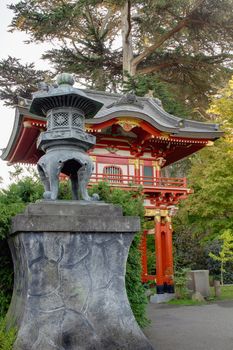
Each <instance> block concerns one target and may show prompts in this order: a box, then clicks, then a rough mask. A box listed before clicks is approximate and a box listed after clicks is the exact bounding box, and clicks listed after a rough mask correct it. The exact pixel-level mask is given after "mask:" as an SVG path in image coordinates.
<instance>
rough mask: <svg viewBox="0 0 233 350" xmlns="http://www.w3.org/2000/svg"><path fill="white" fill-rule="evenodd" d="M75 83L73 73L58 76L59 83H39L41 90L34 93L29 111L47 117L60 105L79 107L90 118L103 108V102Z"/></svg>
mask: <svg viewBox="0 0 233 350" xmlns="http://www.w3.org/2000/svg"><path fill="white" fill-rule="evenodd" d="M73 85H74V79H73V77H72V75H71V74H68V73H62V74H60V75H59V76H58V77H57V84H54V85H52V86H49V85H47V84H45V83H44V82H42V83H40V84H39V89H40V90H39V91H37V92H35V93H34V94H33V99H32V101H31V105H30V108H29V112H30V113H33V114H36V115H38V116H40V117H46V114H47V112H48V111H49V110H51V109H53V108H59V107H71V108H77V109H79V110H80V111H82V112H83V113H84V115H88V117H89V118H92V117H94V115H95V114H96V113H97V112H98V111H99V110H100V109H101V107H102V106H103V103H101V102H99V101H96V100H94V99H92V98H90V97H89V96H87V95H86V93H85V92H84V91H82V90H79V89H77V88H75V87H73Z"/></svg>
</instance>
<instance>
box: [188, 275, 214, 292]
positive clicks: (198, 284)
mask: <svg viewBox="0 0 233 350" xmlns="http://www.w3.org/2000/svg"><path fill="white" fill-rule="evenodd" d="M188 277H189V280H188V289H190V290H191V291H193V292H198V293H200V294H201V295H202V296H203V297H209V296H210V285H209V270H193V271H190V272H188Z"/></svg>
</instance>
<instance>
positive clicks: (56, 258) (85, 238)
mask: <svg viewBox="0 0 233 350" xmlns="http://www.w3.org/2000/svg"><path fill="white" fill-rule="evenodd" d="M138 230H139V220H138V219H137V218H133V217H123V216H122V214H121V209H120V208H119V207H116V206H113V205H107V204H104V203H98V204H97V203H95V204H92V203H90V202H89V203H87V202H65V203H64V202H59V201H56V202H40V203H38V204H34V205H30V206H29V207H28V208H27V209H26V212H25V213H24V214H22V215H17V216H16V217H15V218H14V219H13V225H12V235H11V238H10V246H11V251H12V255H13V260H14V268H15V284H14V293H13V297H12V302H11V306H10V309H9V312H8V324H9V326H11V325H15V326H17V327H18V336H17V339H16V342H15V345H14V350H54V349H60V350H78V349H83V350H105V349H106V350H114V349H115V350H124V349H125V350H130V349H132V350H153V348H152V346H151V344H150V343H149V342H148V340H147V339H146V337H145V336H144V334H143V332H142V331H141V330H140V328H139V326H138V324H137V323H136V321H135V319H134V316H133V313H132V311H131V308H130V305H129V302H128V299H127V295H126V291H125V268H126V260H127V256H128V250H129V247H130V244H131V241H132V239H133V237H134V234H135V232H136V231H138Z"/></svg>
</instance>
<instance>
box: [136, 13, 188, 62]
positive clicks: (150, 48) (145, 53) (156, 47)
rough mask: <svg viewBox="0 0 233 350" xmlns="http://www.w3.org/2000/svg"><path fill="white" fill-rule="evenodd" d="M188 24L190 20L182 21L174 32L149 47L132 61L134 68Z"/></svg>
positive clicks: (171, 31)
mask: <svg viewBox="0 0 233 350" xmlns="http://www.w3.org/2000/svg"><path fill="white" fill-rule="evenodd" d="M187 24H188V19H187V18H185V19H183V20H182V21H180V22H179V23H178V24H177V25H176V26H175V28H173V29H172V30H170V31H169V32H167V33H166V34H164V35H162V36H161V37H160V39H159V40H158V41H157V42H156V43H155V44H154V45H151V46H149V47H148V48H146V49H145V50H144V52H142V53H141V54H140V55H138V56H137V57H135V58H134V59H133V61H132V65H133V66H137V65H138V64H139V63H141V62H142V61H143V60H144V58H146V57H147V56H149V55H150V54H151V53H152V52H154V51H155V50H156V49H158V48H159V47H160V46H161V45H162V44H163V43H164V42H165V41H167V40H168V39H170V38H171V37H172V36H173V35H174V34H175V33H177V32H179V31H180V30H181V29H183V28H184V27H186V26H187Z"/></svg>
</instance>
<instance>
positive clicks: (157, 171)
mask: <svg viewBox="0 0 233 350" xmlns="http://www.w3.org/2000/svg"><path fill="white" fill-rule="evenodd" d="M155 178H156V184H155V185H156V186H159V185H160V178H161V167H160V165H159V162H158V161H155Z"/></svg>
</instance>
